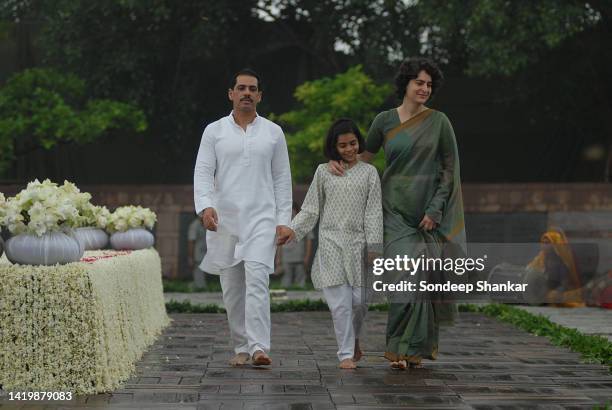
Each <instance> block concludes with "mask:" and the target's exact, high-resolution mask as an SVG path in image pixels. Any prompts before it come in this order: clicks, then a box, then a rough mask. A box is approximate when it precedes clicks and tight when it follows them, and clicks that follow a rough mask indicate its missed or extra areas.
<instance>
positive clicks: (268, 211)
mask: <svg viewBox="0 0 612 410" xmlns="http://www.w3.org/2000/svg"><path fill="white" fill-rule="evenodd" d="M193 183H194V199H195V208H196V213H200V212H201V211H203V210H204V209H206V208H208V207H213V208H215V209H216V211H217V215H218V217H219V225H218V227H217V232H213V231H208V232H207V235H206V244H207V248H208V250H207V253H206V256H204V260H203V261H202V264H201V265H200V267H201V269H202V270H204V271H206V272H209V273H214V274H220V273H221V272H220V271H221V269H224V268H227V267H230V266H234V265H236V264H238V263H240V262H241V261H243V260H248V261H256V262H260V263H263V264H264V265H266V266H268V267H269V268H270V273H272V271H273V270H274V254H275V250H276V244H275V235H276V226H277V225H289V222H290V221H291V204H292V198H291V170H290V168H289V154H288V152H287V143H286V141H285V135H284V134H283V131H282V130H281V128H280V127H279V126H278V125H276V124H275V123H273V122H272V121H269V120H267V119H265V118H263V117H260V116H257V117H255V120H254V121H253V122H252V123H250V124H249V125H248V126H247V129H246V132H245V131H244V130H243V129H242V128H241V127H240V126H239V125H238V124H237V123H236V122H235V121H234V117H233V115H232V114H230V115H228V116H227V117H224V118H221V119H220V120H218V121H215V122H213V123H211V124H209V125H208V126H207V127H206V129H205V130H204V133H203V135H202V141H201V143H200V149H199V151H198V157H197V160H196V165H195V172H194V178H193Z"/></svg>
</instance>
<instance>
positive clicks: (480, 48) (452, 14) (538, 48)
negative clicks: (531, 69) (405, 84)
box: [419, 0, 601, 76]
mask: <svg viewBox="0 0 612 410" xmlns="http://www.w3.org/2000/svg"><path fill="white" fill-rule="evenodd" d="M419 7H420V9H421V15H422V16H423V18H424V21H425V22H426V26H428V29H427V34H428V40H427V42H428V43H429V44H428V46H430V47H432V51H433V52H434V54H436V55H437V56H443V55H445V54H446V55H448V56H450V57H451V59H453V60H454V57H456V55H457V54H459V53H461V52H463V53H466V54H467V61H466V63H467V64H466V71H467V72H468V73H469V74H471V75H484V76H490V75H512V74H514V73H516V72H517V71H519V70H521V69H524V68H525V67H528V66H530V65H532V64H534V63H536V62H538V60H539V59H540V58H541V57H542V56H543V55H545V51H547V50H552V49H554V48H557V47H559V46H560V45H561V44H562V43H563V42H564V41H566V40H568V39H570V38H572V37H573V36H575V35H576V34H577V33H580V32H582V31H584V30H587V29H588V28H590V27H593V26H594V25H596V24H597V23H598V22H599V20H600V18H601V15H600V14H599V12H598V11H597V10H595V9H593V7H592V6H590V5H589V4H588V3H585V2H581V1H565V2H559V1H556V0H544V1H537V2H525V3H523V2H512V1H505V0H472V1H468V2H466V1H463V0H454V1H442V0H429V1H425V2H419ZM457 33H460V34H461V35H462V36H461V38H462V43H463V44H462V45H461V46H459V47H457V44H456V43H454V41H455V40H453V37H457V36H456V35H457Z"/></svg>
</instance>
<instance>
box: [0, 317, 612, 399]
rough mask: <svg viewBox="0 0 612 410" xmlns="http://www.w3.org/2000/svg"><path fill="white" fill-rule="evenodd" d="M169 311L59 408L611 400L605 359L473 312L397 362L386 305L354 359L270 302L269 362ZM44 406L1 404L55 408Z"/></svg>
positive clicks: (321, 325) (315, 325)
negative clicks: (132, 368)
mask: <svg viewBox="0 0 612 410" xmlns="http://www.w3.org/2000/svg"><path fill="white" fill-rule="evenodd" d="M172 318H173V319H174V321H173V323H172V325H171V326H170V327H169V328H168V329H166V331H165V332H164V334H163V335H162V337H160V339H159V340H158V341H157V342H156V343H155V344H154V345H153V346H152V347H151V349H149V351H148V352H147V353H146V354H145V356H144V357H143V359H142V360H141V361H140V362H139V363H138V365H137V367H136V376H135V377H134V378H132V379H131V380H129V381H128V383H127V384H126V385H125V386H124V388H122V389H120V390H118V391H116V392H114V393H112V394H100V395H96V396H86V397H79V398H77V399H76V400H73V401H72V402H68V403H65V404H64V407H63V408H67V409H73V408H110V409H135V408H140V409H191V410H196V409H198V410H205V409H216V410H219V409H223V410H227V409H269V410H280V409H291V410H306V409H312V410H324V409H341V410H342V409H360V410H369V409H389V410H390V409H409V408H413V409H432V408H436V409H448V408H458V409H472V408H474V409H498V408H504V409H506V408H517V409H523V408H533V409H540V408H541V409H560V408H572V409H592V408H593V407H594V406H596V405H598V404H605V403H612V374H610V373H609V371H608V369H607V368H606V367H604V366H601V365H594V364H582V363H580V361H579V355H578V354H576V353H572V352H570V351H568V350H567V349H562V348H558V347H554V346H552V345H551V344H550V343H549V342H548V341H547V339H545V338H543V337H537V336H532V335H529V334H527V333H525V332H522V331H520V330H517V329H516V328H514V327H512V326H510V325H507V324H503V323H500V322H497V321H495V320H494V319H492V318H489V317H486V316H482V315H479V314H472V313H463V314H461V316H460V318H459V321H458V323H457V324H456V325H455V326H453V327H449V328H443V331H442V332H441V354H440V358H439V360H437V361H435V362H426V363H425V366H426V368H424V369H413V370H409V371H403V372H402V371H394V370H390V369H389V368H388V364H387V362H386V361H385V360H384V359H383V358H382V354H383V351H384V344H385V340H384V331H385V324H386V314H385V313H380V312H370V313H369V315H368V318H367V321H366V325H367V327H366V329H365V332H364V335H365V336H364V337H363V339H362V340H363V345H364V347H365V351H366V355H367V356H366V358H365V360H363V361H362V362H360V367H359V369H357V370H355V371H350V370H339V369H337V368H336V364H337V361H336V357H335V350H336V342H335V339H334V335H333V329H332V323H331V320H330V316H329V313H327V312H301V313H277V314H273V315H272V321H273V328H272V341H273V347H272V352H271V355H272V358H273V360H274V364H273V366H271V368H268V369H261V368H260V369H258V368H253V367H250V366H248V367H244V368H230V367H228V365H227V364H226V362H227V360H228V359H229V357H230V352H229V344H228V339H229V330H228V328H227V323H226V318H225V315H223V314H177V315H172ZM43 406H44V405H43V404H42V403H37V404H31V405H29V406H23V407H10V408H22V409H40V408H58V407H56V406H55V405H50V407H43ZM0 408H2V409H4V408H5V407H4V406H0Z"/></svg>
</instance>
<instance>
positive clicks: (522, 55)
mask: <svg viewBox="0 0 612 410" xmlns="http://www.w3.org/2000/svg"><path fill="white" fill-rule="evenodd" d="M416 7H418V8H419V9H420V12H419V13H420V15H421V16H423V19H424V21H425V22H426V26H427V27H428V28H427V29H426V32H427V34H428V36H427V47H429V49H430V52H431V53H432V54H433V55H435V56H438V57H439V58H446V59H447V60H448V61H450V63H451V64H456V63H457V62H459V63H460V65H461V66H462V67H463V68H464V70H465V72H466V73H467V74H468V75H471V76H484V77H499V78H502V79H504V78H505V79H513V80H514V83H515V84H516V87H515V91H514V93H513V94H512V95H509V96H506V100H507V101H508V102H512V103H515V104H525V103H526V102H527V101H529V102H531V104H533V106H534V107H535V108H534V115H533V117H532V119H535V118H536V117H539V118H541V115H542V113H546V114H547V115H548V116H549V117H550V120H551V124H553V126H554V127H555V129H554V130H551V133H552V134H555V135H554V137H556V138H555V140H554V141H551V144H550V145H551V146H554V145H558V142H559V141H558V139H559V137H563V136H565V138H566V139H568V140H570V139H571V141H568V142H567V143H566V145H567V146H568V147H569V148H568V149H569V150H571V151H573V152H570V153H569V155H566V156H565V158H560V159H559V158H558V159H557V161H556V162H558V163H561V164H562V166H563V167H564V168H565V170H566V171H565V172H563V171H562V170H560V172H561V173H562V174H565V175H564V177H569V176H568V175H567V170H568V169H570V170H571V169H572V168H573V167H572V166H571V165H572V163H575V162H576V161H577V160H578V159H579V156H580V155H581V152H580V151H581V149H584V146H585V144H586V143H600V144H606V145H607V146H608V148H607V151H608V154H607V160H606V163H605V171H604V180H605V181H607V182H611V178H612V98H611V97H610V96H611V95H612V81H611V80H610V75H609V71H610V66H611V64H612V49H611V48H610V43H611V42H612V3H611V2H609V1H606V0H595V1H590V2H585V1H580V0H570V1H563V2H559V1H556V0H542V1H537V2H514V1H506V0H470V1H463V0H452V1H447V0H444V1H443V0H428V1H421V2H418V4H417V6H416ZM457 38H460V39H461V41H460V43H458V42H457ZM593 111H594V112H593ZM591 117H593V118H591ZM568 134H571V135H568ZM606 137H607V142H606V141H605V139H606Z"/></svg>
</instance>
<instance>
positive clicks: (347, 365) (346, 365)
mask: <svg viewBox="0 0 612 410" xmlns="http://www.w3.org/2000/svg"><path fill="white" fill-rule="evenodd" d="M338 367H339V368H341V369H356V368H357V365H356V364H355V362H354V361H353V359H344V360H343V361H341V362H340V364H339V365H338Z"/></svg>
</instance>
